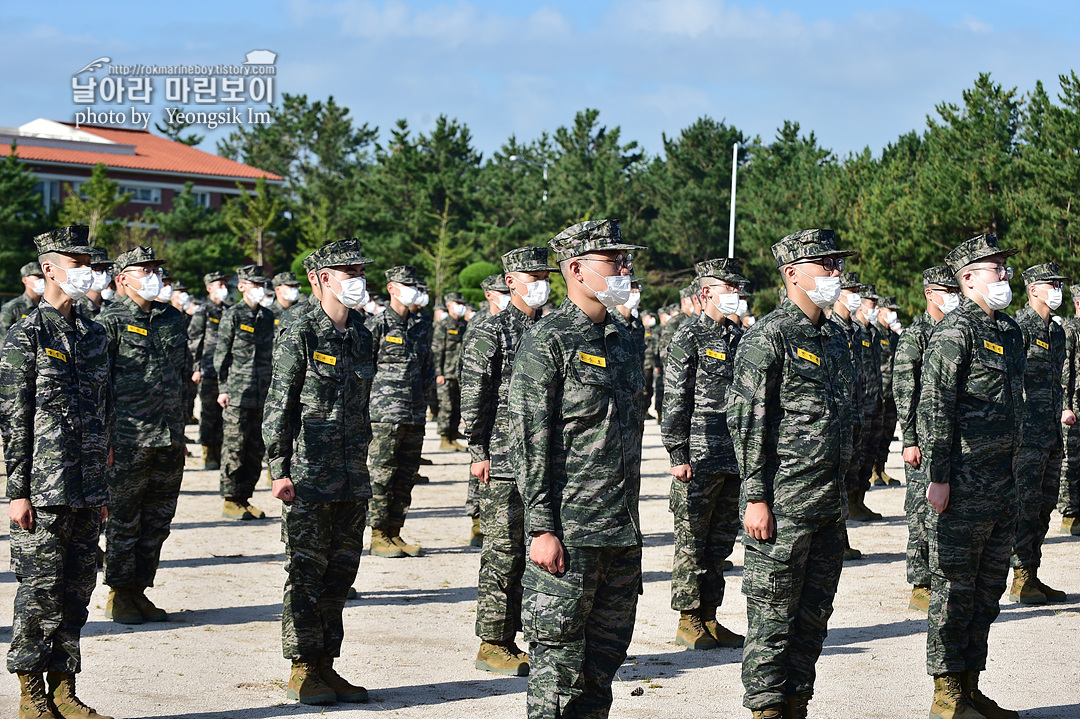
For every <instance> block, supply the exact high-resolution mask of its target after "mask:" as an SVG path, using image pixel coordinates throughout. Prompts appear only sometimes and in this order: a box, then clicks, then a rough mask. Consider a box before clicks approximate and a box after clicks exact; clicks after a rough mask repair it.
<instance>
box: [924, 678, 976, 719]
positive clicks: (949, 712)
mask: <svg viewBox="0 0 1080 719" xmlns="http://www.w3.org/2000/svg"><path fill="white" fill-rule="evenodd" d="M930 719H986V715H984V714H980V713H979V711H978V710H977V709H976V708H975V705H974V704H972V703H971V699H969V698H968V696H967V695H966V694H964V690H963V687H962V686H961V685H960V675H959V674H939V675H938V676H936V677H934V699H933V702H931V704H930Z"/></svg>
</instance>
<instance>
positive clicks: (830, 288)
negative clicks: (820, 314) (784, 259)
mask: <svg viewBox="0 0 1080 719" xmlns="http://www.w3.org/2000/svg"><path fill="white" fill-rule="evenodd" d="M795 269H796V270H798V272H799V274H801V275H804V276H806V277H810V275H808V274H806V273H805V272H803V271H802V270H800V269H799V268H798V267H796V268H795ZM810 279H812V280H814V289H812V290H806V296H807V297H809V298H810V301H811V302H813V303H814V304H815V305H817V306H818V307H820V308H821V309H825V308H826V307H829V306H830V305H834V304H836V300H837V299H839V297H840V278H839V277H811V278H810Z"/></svg>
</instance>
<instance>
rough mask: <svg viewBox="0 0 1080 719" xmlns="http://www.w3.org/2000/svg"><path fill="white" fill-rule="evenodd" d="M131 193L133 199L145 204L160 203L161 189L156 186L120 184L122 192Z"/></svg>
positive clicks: (123, 193)
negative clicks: (125, 185)
mask: <svg viewBox="0 0 1080 719" xmlns="http://www.w3.org/2000/svg"><path fill="white" fill-rule="evenodd" d="M127 193H131V201H132V202H138V203H142V204H144V205H160V204H161V190H160V189H158V188H156V187H124V186H123V185H121V186H120V194H121V195H125V194H127Z"/></svg>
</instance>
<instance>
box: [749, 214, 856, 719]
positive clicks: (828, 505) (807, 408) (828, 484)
mask: <svg viewBox="0 0 1080 719" xmlns="http://www.w3.org/2000/svg"><path fill="white" fill-rule="evenodd" d="M772 252H773V256H774V257H775V258H776V266H777V268H779V269H780V272H781V275H782V277H783V279H784V283H785V285H786V287H787V294H788V300H787V301H786V302H784V304H782V305H781V306H780V308H779V309H778V310H776V311H775V312H772V313H771V314H769V315H768V316H766V317H764V318H762V320H761V321H760V322H758V323H756V324H755V325H754V326H753V327H752V328H751V329H750V330H748V331H747V332H746V333H745V334H743V337H742V339H741V340H740V342H739V349H738V352H737V353H736V357H735V371H734V376H733V378H732V383H731V394H730V397H729V402H728V427H729V429H730V432H731V436H732V438H733V439H734V440H735V456H736V457H737V458H738V463H739V470H740V474H741V476H742V482H743V487H742V495H741V497H740V504H741V506H742V514H743V525H744V528H745V533H744V535H743V545H744V548H745V559H744V569H743V585H742V592H743V594H744V595H746V613H747V625H748V626H747V636H746V646H745V649H744V650H743V664H742V679H743V686H744V687H745V689H746V694H745V695H744V698H743V705H744V706H746V707H747V708H748V709H750V710H751V711H752V713H753V715H754V717H755V718H757V719H779V718H780V717H785V718H787V717H791V718H805V717H806V712H807V704H808V703H809V701H810V699H811V697H812V696H813V692H814V678H815V665H816V664H817V659H818V656H819V655H820V654H821V646H822V643H823V642H824V640H825V636H826V634H827V630H828V620H829V617H830V616H831V615H832V602H833V596H834V595H835V594H836V586H837V584H838V583H839V580H840V569H841V566H842V565H843V556H844V535H845V528H844V519H845V518H846V516H847V497H846V493H845V491H844V477H845V475H846V474H847V469H848V465H849V463H850V462H851V460H852V451H851V434H852V427H853V425H854V423H855V417H854V415H855V412H857V411H858V410H857V408H856V407H854V405H852V395H853V391H854V388H853V385H854V383H855V376H854V371H855V364H854V360H853V359H852V352H851V350H850V349H849V348H848V337H847V334H846V333H845V331H844V330H843V329H841V328H840V327H839V326H838V325H837V324H836V323H834V322H832V321H831V320H828V319H826V318H825V315H824V313H823V312H822V310H823V309H825V308H827V307H830V306H832V305H833V304H834V303H835V302H836V300H837V299H838V298H839V296H840V285H841V282H840V278H839V274H840V272H841V271H843V269H844V260H843V258H844V257H845V256H850V255H853V254H855V253H854V252H850V251H840V250H838V249H837V248H836V245H835V243H834V240H833V231H832V230H803V231H801V232H796V233H795V234H792V235H788V236H787V237H785V238H784V239H782V240H780V241H779V242H778V243H776V244H775V245H773V247H772Z"/></svg>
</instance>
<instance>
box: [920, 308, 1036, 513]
mask: <svg viewBox="0 0 1080 719" xmlns="http://www.w3.org/2000/svg"><path fill="white" fill-rule="evenodd" d="M996 315H997V316H996V318H995V319H991V318H990V317H989V316H987V314H986V313H985V312H984V311H983V310H982V308H981V307H979V306H978V305H977V304H975V303H974V302H972V301H971V299H969V298H967V297H964V298H962V299H961V300H960V306H959V307H958V308H956V309H955V310H953V311H952V312H950V313H949V314H947V315H946V316H945V319H943V320H942V321H941V322H939V323H938V324H937V326H936V327H935V328H934V331H933V332H932V333H931V335H930V342H929V343H927V345H926V352H925V353H924V355H923V374H922V391H921V392H920V394H919V411H918V420H917V422H918V432H919V438H920V441H921V442H922V443H921V444H920V445H919V448H920V449H921V450H922V454H923V461H924V462H929V464H928V465H927V466H928V471H929V475H930V477H929V478H930V481H932V482H947V483H949V484H950V485H951V487H950V497H949V507H948V508H947V509H946V510H945V511H956V512H967V511H971V512H976V513H978V512H981V511H984V510H985V509H986V508H987V503H992V505H993V504H996V503H997V502H1001V501H1005V502H1012V501H1015V498H1016V478H1015V476H1014V475H1013V459H1014V457H1015V456H1016V452H1017V450H1018V449H1019V447H1020V441H1021V430H1022V427H1023V414H1024V367H1025V364H1026V361H1025V358H1024V338H1023V333H1022V332H1021V331H1020V327H1019V326H1018V325H1017V324H1016V321H1015V320H1013V318H1011V317H1009V316H1008V315H1006V314H1005V313H1004V312H997V313H996ZM992 505H991V506H992Z"/></svg>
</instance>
